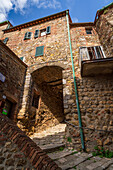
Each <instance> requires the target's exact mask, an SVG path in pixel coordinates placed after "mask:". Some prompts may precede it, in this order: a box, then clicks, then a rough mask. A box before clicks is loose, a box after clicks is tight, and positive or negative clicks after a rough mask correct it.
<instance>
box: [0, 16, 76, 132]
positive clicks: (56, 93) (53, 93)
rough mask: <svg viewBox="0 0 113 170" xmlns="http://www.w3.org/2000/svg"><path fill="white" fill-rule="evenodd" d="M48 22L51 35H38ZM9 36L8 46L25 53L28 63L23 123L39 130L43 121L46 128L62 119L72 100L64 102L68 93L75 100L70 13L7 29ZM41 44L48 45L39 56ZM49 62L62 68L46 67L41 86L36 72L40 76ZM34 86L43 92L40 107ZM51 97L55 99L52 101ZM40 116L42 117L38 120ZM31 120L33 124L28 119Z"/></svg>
mask: <svg viewBox="0 0 113 170" xmlns="http://www.w3.org/2000/svg"><path fill="white" fill-rule="evenodd" d="M47 26H51V33H50V34H49V35H45V36H42V37H41V36H39V37H38V38H34V33H35V30H36V29H39V30H41V29H44V28H47ZM27 31H30V32H32V36H31V39H30V40H24V36H25V33H26V32H27ZM5 37H8V38H9V41H8V42H7V45H8V47H9V48H11V50H13V52H15V53H16V54H17V55H18V57H24V62H25V63H26V64H27V65H28V70H27V75H26V81H25V88H24V95H23V102H22V108H21V109H20V111H19V114H18V125H19V127H21V128H22V129H26V131H30V132H31V131H32V132H33V131H34V129H35V130H36V131H37V130H38V128H39V127H40V126H39V125H40V124H42V125H43V126H42V128H41V127H40V128H39V129H45V128H46V127H48V125H49V126H53V125H55V124H57V123H58V122H62V121H63V119H64V112H65V108H66V107H67V105H68V103H64V101H65V97H67V96H68V98H69V99H70V100H71V93H72V86H71V84H70V80H71V79H72V78H71V77H72V75H71V71H70V70H71V64H70V65H68V60H69V62H70V52H69V44H68V32H67V21H66V16H63V17H58V18H57V19H53V20H50V21H49V20H48V21H46V22H43V23H41V24H37V25H35V26H29V27H28V28H24V29H21V30H16V31H11V32H8V33H5V34H4V37H3V38H5ZM41 45H44V55H43V56H39V57H35V52H36V47H38V46H41ZM49 66H52V67H58V69H57V70H56V71H55V69H54V70H53V71H52V70H51V71H50V73H49V74H48V75H47V71H43V73H42V74H41V75H42V77H43V79H42V80H41V82H40V87H43V89H41V88H40V87H39V83H38V82H37V81H36V80H35V78H34V77H33V75H34V73H35V76H36V77H37V78H38V77H39V74H38V70H39V69H40V68H42V70H44V69H43V67H48V69H49ZM59 70H60V71H59ZM55 75H57V76H56V77H57V79H61V80H59V82H57V83H56V84H55V83H54V81H58V80H56V77H55ZM45 77H46V79H45ZM50 82H53V83H50ZM59 83H60V84H59ZM57 84H58V85H57ZM34 89H35V90H37V91H38V92H39V93H40V96H41V100H40V102H41V103H40V108H39V109H36V108H33V107H32V99H33V92H34ZM69 95H70V97H69ZM47 96H48V97H47ZM50 100H51V102H49V103H48V101H50ZM66 100H67V99H66ZM63 105H64V109H63ZM69 105H70V106H69V107H70V109H71V108H72V107H73V106H72V105H73V103H72V102H71V103H69ZM51 108H52V109H51ZM55 110H56V111H55ZM43 113H44V114H43ZM59 115H60V116H59ZM36 119H37V120H38V119H39V120H38V123H37V120H36ZM28 120H29V124H28V123H27V122H28ZM30 120H31V121H30Z"/></svg>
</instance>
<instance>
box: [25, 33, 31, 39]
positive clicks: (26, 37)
mask: <svg viewBox="0 0 113 170" xmlns="http://www.w3.org/2000/svg"><path fill="white" fill-rule="evenodd" d="M31 34H32V32H26V33H25V36H24V40H28V39H30V38H31Z"/></svg>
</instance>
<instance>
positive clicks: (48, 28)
mask: <svg viewBox="0 0 113 170" xmlns="http://www.w3.org/2000/svg"><path fill="white" fill-rule="evenodd" d="M50 33H51V27H50V26H48V27H47V28H46V34H50Z"/></svg>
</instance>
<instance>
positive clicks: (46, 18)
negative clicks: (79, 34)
mask: <svg viewBox="0 0 113 170" xmlns="http://www.w3.org/2000/svg"><path fill="white" fill-rule="evenodd" d="M66 11H69V10H65V11H62V12H59V13H55V14H52V15H49V16H46V17H43V18H39V19H36V20H33V21H30V22H27V23H24V24H20V25H17V26H14V27H11V28H7V29H4V30H3V31H4V33H7V32H12V31H16V30H21V29H22V28H27V27H30V26H34V25H38V24H41V23H44V22H46V21H50V20H53V19H56V18H59V17H63V16H66ZM69 19H70V22H72V21H71V18H70V15H69Z"/></svg>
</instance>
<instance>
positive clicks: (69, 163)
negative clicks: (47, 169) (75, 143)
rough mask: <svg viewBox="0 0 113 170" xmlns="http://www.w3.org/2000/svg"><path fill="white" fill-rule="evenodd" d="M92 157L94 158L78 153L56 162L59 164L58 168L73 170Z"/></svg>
mask: <svg viewBox="0 0 113 170" xmlns="http://www.w3.org/2000/svg"><path fill="white" fill-rule="evenodd" d="M91 157H92V154H87V153H78V154H74V155H69V156H66V157H64V158H61V159H59V160H57V161H55V162H56V163H57V164H58V166H59V167H60V168H61V169H62V170H66V169H70V168H73V167H74V166H77V165H79V164H80V163H82V162H84V161H86V160H87V159H89V158H91Z"/></svg>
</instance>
